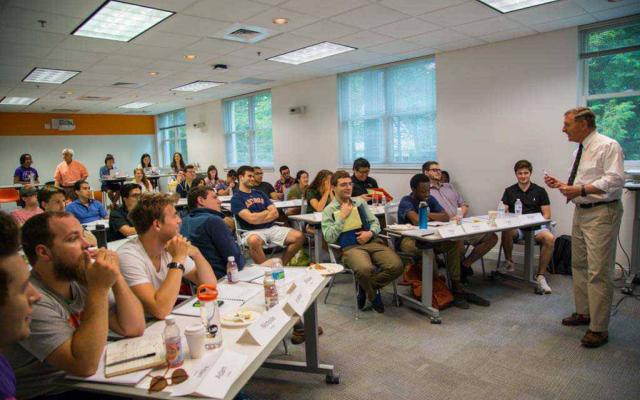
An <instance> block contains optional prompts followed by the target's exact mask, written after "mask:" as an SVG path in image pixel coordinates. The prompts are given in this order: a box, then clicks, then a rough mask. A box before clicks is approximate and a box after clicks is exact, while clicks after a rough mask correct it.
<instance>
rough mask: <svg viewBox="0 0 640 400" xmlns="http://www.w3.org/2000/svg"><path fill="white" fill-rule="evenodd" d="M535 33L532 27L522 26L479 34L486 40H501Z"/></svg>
mask: <svg viewBox="0 0 640 400" xmlns="http://www.w3.org/2000/svg"><path fill="white" fill-rule="evenodd" d="M536 33H537V32H536V31H534V30H533V29H530V28H526V27H523V28H518V29H511V30H508V31H502V32H496V33H491V34H489V35H484V36H481V37H480V39H482V40H484V41H486V42H501V41H503V40H509V39H515V38H519V37H522V36H529V35H534V34H536Z"/></svg>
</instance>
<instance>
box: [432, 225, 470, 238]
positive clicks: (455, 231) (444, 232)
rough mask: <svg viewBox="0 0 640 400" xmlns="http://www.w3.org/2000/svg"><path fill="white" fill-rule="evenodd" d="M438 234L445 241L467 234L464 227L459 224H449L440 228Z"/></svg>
mask: <svg viewBox="0 0 640 400" xmlns="http://www.w3.org/2000/svg"><path fill="white" fill-rule="evenodd" d="M438 233H439V234H440V237H441V238H443V239H446V238H450V237H453V236H462V235H464V234H465V232H464V229H462V225H457V224H449V225H443V226H441V227H440V228H438Z"/></svg>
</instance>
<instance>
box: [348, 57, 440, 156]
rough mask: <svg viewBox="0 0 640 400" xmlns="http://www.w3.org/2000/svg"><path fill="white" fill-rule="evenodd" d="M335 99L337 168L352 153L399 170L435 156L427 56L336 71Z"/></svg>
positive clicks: (432, 83)
mask: <svg viewBox="0 0 640 400" xmlns="http://www.w3.org/2000/svg"><path fill="white" fill-rule="evenodd" d="M338 103H339V112H340V145H341V163H342V165H343V166H345V167H350V166H351V165H352V163H353V161H354V160H355V159H356V158H358V157H364V158H366V159H367V160H369V162H370V163H371V164H372V165H375V166H379V167H400V168H410V167H415V166H416V165H421V164H422V163H423V162H424V161H425V160H429V159H437V157H436V153H437V132H436V70H435V60H434V59H433V58H428V59H421V60H418V61H410V62H405V63H400V64H394V65H389V66H383V67H377V68H372V69H367V70H364V71H356V72H352V73H346V74H342V75H340V76H339V78H338Z"/></svg>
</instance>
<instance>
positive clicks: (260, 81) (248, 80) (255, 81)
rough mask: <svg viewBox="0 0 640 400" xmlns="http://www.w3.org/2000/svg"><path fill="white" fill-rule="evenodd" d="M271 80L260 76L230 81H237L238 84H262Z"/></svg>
mask: <svg viewBox="0 0 640 400" xmlns="http://www.w3.org/2000/svg"><path fill="white" fill-rule="evenodd" d="M269 82H273V80H271V79H260V78H244V79H240V80H239V81H235V82H232V83H237V84H239V85H262V84H264V83H269Z"/></svg>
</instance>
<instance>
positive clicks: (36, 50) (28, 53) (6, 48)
mask: <svg viewBox="0 0 640 400" xmlns="http://www.w3.org/2000/svg"><path fill="white" fill-rule="evenodd" d="M52 51H53V48H51V47H40V46H33V45H31V46H25V45H21V44H16V43H4V42H0V58H3V57H35V58H44V57H46V56H47V55H49V53H51V52H52Z"/></svg>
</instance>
